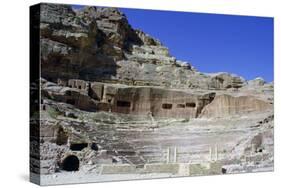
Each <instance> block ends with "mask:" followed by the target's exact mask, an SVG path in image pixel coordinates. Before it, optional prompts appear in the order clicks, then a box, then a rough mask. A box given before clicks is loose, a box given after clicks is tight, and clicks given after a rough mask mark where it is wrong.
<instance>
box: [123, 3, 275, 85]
mask: <svg viewBox="0 0 281 188" xmlns="http://www.w3.org/2000/svg"><path fill="white" fill-rule="evenodd" d="M121 11H122V12H124V13H125V14H126V16H127V18H128V20H129V23H130V24H131V25H132V27H133V28H138V29H141V30H143V31H144V32H146V33H148V34H149V35H151V36H153V37H155V38H157V39H159V40H160V41H161V42H162V43H163V44H164V45H165V46H167V47H168V48H169V50H170V53H171V55H173V56H175V57H176V58H177V59H179V60H184V61H188V62H190V63H191V64H192V65H193V66H194V67H195V68H196V69H197V70H198V71H200V72H208V73H211V72H230V73H234V74H237V75H240V76H243V77H244V78H245V79H247V80H250V79H254V78H256V77H263V78H264V79H265V80H266V81H273V19H272V18H265V17H252V16H229V15H220V14H201V13H187V12H175V11H168V12H167V11H155V10H141V9H123V8H122V9H121Z"/></svg>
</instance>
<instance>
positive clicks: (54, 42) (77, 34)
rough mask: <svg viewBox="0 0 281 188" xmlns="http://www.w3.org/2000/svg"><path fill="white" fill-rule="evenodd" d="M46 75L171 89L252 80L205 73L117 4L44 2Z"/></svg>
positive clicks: (224, 86)
mask: <svg viewBox="0 0 281 188" xmlns="http://www.w3.org/2000/svg"><path fill="white" fill-rule="evenodd" d="M41 10H42V11H41V15H40V18H41V24H40V29H41V49H42V50H41V62H42V77H44V78H46V79H48V80H50V81H56V80H57V79H58V78H60V79H67V80H68V79H75V78H76V79H83V80H88V81H110V82H114V81H116V82H118V81H122V80H123V81H128V82H131V83H132V84H136V85H151V86H166V87H171V88H201V89H227V88H240V87H242V86H243V85H244V84H246V82H245V80H244V79H243V78H241V77H239V76H235V75H231V74H228V73H219V74H214V75H210V74H203V73H200V72H197V71H196V70H195V69H194V68H193V67H192V66H191V65H190V64H189V63H187V62H182V61H180V60H177V59H176V58H175V57H173V56H171V55H170V53H169V50H168V48H167V47H165V46H163V45H162V44H161V42H160V41H159V40H157V39H154V38H152V37H151V36H149V35H148V34H146V33H144V32H142V31H140V30H135V29H133V28H132V27H131V26H130V24H129V23H128V20H127V18H126V16H125V15H124V14H123V13H122V12H120V11H119V10H118V9H116V8H101V7H86V8H84V9H82V10H76V11H74V10H72V8H71V7H70V6H67V5H54V4H42V5H41Z"/></svg>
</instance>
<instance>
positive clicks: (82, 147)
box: [70, 143, 88, 151]
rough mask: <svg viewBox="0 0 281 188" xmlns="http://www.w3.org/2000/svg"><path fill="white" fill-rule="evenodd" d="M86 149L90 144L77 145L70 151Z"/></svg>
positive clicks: (73, 145) (71, 147)
mask: <svg viewBox="0 0 281 188" xmlns="http://www.w3.org/2000/svg"><path fill="white" fill-rule="evenodd" d="M86 147H88V143H75V144H71V145H70V149H71V150H73V151H81V150H82V149H84V148H86Z"/></svg>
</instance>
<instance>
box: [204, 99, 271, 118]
mask: <svg viewBox="0 0 281 188" xmlns="http://www.w3.org/2000/svg"><path fill="white" fill-rule="evenodd" d="M269 109H272V105H270V104H269V103H267V102H265V101H262V100H258V99H256V98H254V97H252V96H240V97H232V96H230V95H219V96H216V97H215V99H214V100H213V101H212V102H211V103H210V104H209V105H207V106H206V107H205V108H204V109H203V112H202V114H201V117H225V116H230V115H235V114H241V115H242V114H248V113H251V112H262V111H267V110H269Z"/></svg>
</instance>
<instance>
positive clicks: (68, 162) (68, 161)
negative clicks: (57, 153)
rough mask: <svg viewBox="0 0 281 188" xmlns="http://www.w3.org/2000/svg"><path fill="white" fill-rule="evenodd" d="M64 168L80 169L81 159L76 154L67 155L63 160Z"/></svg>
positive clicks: (67, 169)
mask: <svg viewBox="0 0 281 188" xmlns="http://www.w3.org/2000/svg"><path fill="white" fill-rule="evenodd" d="M62 169H63V170H66V171H78V170H79V159H78V157H76V156H75V155H69V156H67V157H66V158H65V159H64V160H63V162H62Z"/></svg>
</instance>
